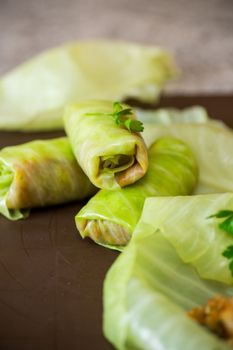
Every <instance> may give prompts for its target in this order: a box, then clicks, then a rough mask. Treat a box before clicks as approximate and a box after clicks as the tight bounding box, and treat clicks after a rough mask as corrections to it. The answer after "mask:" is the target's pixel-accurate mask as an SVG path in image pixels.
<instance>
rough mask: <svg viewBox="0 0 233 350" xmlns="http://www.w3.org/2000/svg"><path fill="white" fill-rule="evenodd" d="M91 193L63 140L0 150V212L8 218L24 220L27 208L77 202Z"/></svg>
mask: <svg viewBox="0 0 233 350" xmlns="http://www.w3.org/2000/svg"><path fill="white" fill-rule="evenodd" d="M95 192H96V188H95V187H94V186H93V185H92V184H91V183H90V181H89V179H88V178H87V177H86V175H85V174H84V173H83V171H82V169H81V168H80V167H79V165H78V164H77V162H76V159H75V157H74V155H73V153H72V151H71V148H70V145H69V142H68V140H67V138H65V137H62V138H58V139H53V140H38V141H32V142H28V143H25V144H22V145H17V146H11V147H6V148H3V149H2V150H1V151H0V213H1V214H3V215H4V216H6V217H7V218H8V219H11V220H17V219H21V218H24V217H25V216H26V215H27V214H28V210H27V209H28V208H32V207H42V206H47V205H53V204H59V203H65V202H69V201H73V200H81V199H83V198H86V197H89V196H90V195H92V194H94V193H95Z"/></svg>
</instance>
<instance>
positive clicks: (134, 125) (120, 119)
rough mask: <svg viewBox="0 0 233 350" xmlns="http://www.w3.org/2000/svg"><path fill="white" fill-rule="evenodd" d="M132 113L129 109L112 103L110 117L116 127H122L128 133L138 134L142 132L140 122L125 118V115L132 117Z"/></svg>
mask: <svg viewBox="0 0 233 350" xmlns="http://www.w3.org/2000/svg"><path fill="white" fill-rule="evenodd" d="M132 114H133V111H132V109H131V108H125V109H124V108H123V106H122V105H121V104H120V102H114V103H113V113H112V116H113V118H114V120H115V122H116V124H117V125H122V126H124V127H125V128H126V129H128V130H129V131H133V132H140V131H143V130H144V127H143V124H142V122H140V121H139V120H134V119H131V118H127V115H132Z"/></svg>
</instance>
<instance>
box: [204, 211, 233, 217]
mask: <svg viewBox="0 0 233 350" xmlns="http://www.w3.org/2000/svg"><path fill="white" fill-rule="evenodd" d="M231 215H233V210H219V211H218V212H217V213H216V214H213V215H210V216H209V218H225V217H228V216H231Z"/></svg>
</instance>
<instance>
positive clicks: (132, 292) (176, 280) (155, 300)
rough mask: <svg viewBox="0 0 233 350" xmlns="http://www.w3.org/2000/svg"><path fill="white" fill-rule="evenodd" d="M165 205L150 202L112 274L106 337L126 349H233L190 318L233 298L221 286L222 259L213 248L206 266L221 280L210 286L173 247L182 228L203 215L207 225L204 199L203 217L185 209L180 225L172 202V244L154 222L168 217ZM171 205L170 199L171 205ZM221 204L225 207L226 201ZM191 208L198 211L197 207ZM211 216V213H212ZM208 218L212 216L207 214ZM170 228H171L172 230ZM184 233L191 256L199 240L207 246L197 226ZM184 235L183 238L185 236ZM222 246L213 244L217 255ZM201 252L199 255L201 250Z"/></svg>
mask: <svg viewBox="0 0 233 350" xmlns="http://www.w3.org/2000/svg"><path fill="white" fill-rule="evenodd" d="M231 196H232V195H231ZM178 198H179V199H180V197H178ZM179 199H178V201H179ZM159 200H160V199H157V198H149V199H147V200H146V201H145V206H144V209H143V212H142V216H141V218H140V221H139V223H138V225H137V226H136V229H135V231H134V234H133V238H132V240H131V242H130V244H129V245H128V246H127V247H126V248H125V250H124V252H123V253H122V254H121V255H120V256H119V257H118V258H117V260H116V261H115V262H114V264H113V265H112V267H111V268H110V270H109V271H108V273H107V276H106V279H105V282H104V317H103V320H104V334H105V336H106V337H107V339H108V340H109V341H110V342H111V343H112V344H113V345H114V346H115V347H116V348H117V349H121V350H133V349H135V350H136V349H141V350H158V349H159V350H181V349H185V350H196V349H201V350H202V349H205V350H214V349H216V350H217V349H218V350H220V349H221V350H222V349H231V347H230V345H229V344H228V343H227V341H226V340H223V339H220V338H218V337H217V336H215V334H213V333H211V332H210V331H208V330H207V328H204V327H203V326H200V325H199V324H198V323H196V321H194V320H192V319H191V318H190V317H188V315H187V313H188V311H190V310H191V309H192V308H194V307H198V306H202V305H203V304H205V303H206V302H207V301H208V299H210V298H212V297H213V296H215V295H223V296H232V295H233V287H232V285H231V286H229V285H227V284H225V283H221V282H218V281H217V280H218V276H219V260H218V259H216V254H214V253H213V254H212V253H211V252H210V249H209V248H210V247H209V245H208V247H207V249H208V252H209V256H206V264H208V266H209V267H210V268H211V269H212V271H216V275H215V276H216V280H215V281H210V280H208V279H204V278H203V275H202V273H201V272H200V274H198V273H197V272H196V270H195V269H194V268H193V266H192V259H190V261H186V262H185V261H184V260H183V258H182V255H180V253H179V249H176V246H174V245H173V244H172V240H173V241H174V240H176V237H177V235H176V233H177V231H174V230H175V229H176V226H175V225H176V224H177V223H178V224H179V223H180V222H181V223H183V222H186V223H187V226H188V224H189V220H190V219H191V218H192V220H193V221H196V222H198V217H199V215H200V217H201V221H202V217H203V215H202V213H201V210H202V209H203V207H201V208H200V210H198V204H200V199H199V201H197V202H196V209H197V210H198V212H196V210H195V211H194V212H193V211H186V207H185V206H183V209H184V212H183V214H182V215H178V217H177V221H176V215H177V212H176V206H175V207H174V204H176V203H172V207H170V204H171V203H167V204H168V206H169V208H168V209H169V214H170V215H172V217H173V218H174V220H175V221H174V222H173V224H174V225H171V226H170V227H169V232H170V236H171V239H169V240H168V239H167V238H166V237H165V236H164V235H163V234H162V232H161V231H160V230H158V225H157V222H156V221H155V220H154V218H155V217H156V218H158V219H159V216H160V215H161V214H162V213H164V212H166V206H165V205H164V206H163V208H162V209H161V210H160V211H159V212H158V213H157V209H158V207H159V206H158V205H157V202H158V201H159ZM161 200H163V198H162V199H161ZM171 200H172V199H171V198H170V199H169V201H171ZM181 200H182V198H181ZM187 200H188V199H187ZM174 201H175V198H174ZM228 201H229V196H228V197H225V205H227V204H229V202H228ZM198 202H199V203H198ZM204 202H205V199H204ZM155 203H156V204H155ZM207 203H208V200H207ZM221 204H224V199H223V197H222V199H221ZM181 205H182V204H181ZM216 205H217V203H216V202H215V206H216ZM170 208H172V213H171V210H170ZM189 209H194V208H193V207H192V206H191V208H189ZM212 209H216V208H214V207H212ZM148 210H149V211H148ZM181 211H182V210H181ZM181 211H180V213H179V214H181ZM209 211H210V212H211V208H209ZM196 214H197V216H196ZM205 214H208V210H207V209H206V210H205V213H204V215H205ZM206 221H207V230H206V235H208V233H209V235H210V236H211V237H212V232H211V228H210V226H208V220H206ZM165 223H166V221H165ZM189 226H190V225H189ZM161 227H162V225H161ZM167 229H168V227H167V228H166V231H167ZM183 229H184V230H183V231H182V237H183V239H184V242H185V243H187V245H186V248H187V254H188V252H189V251H190V248H192V241H193V240H194V245H196V244H195V243H197V241H199V244H200V245H202V242H201V240H202V236H201V235H197V237H195V236H194V234H193V232H192V230H191V226H190V229H189V230H188V231H187V230H185V227H183ZM219 234H220V233H219ZM179 236H180V238H182V237H181V234H180V235H179ZM209 240H210V238H209ZM231 240H233V238H231ZM188 241H189V243H190V244H188ZM218 243H219V241H218V240H217V241H215V240H211V243H210V244H211V248H212V249H213V251H214V252H215V253H216V252H217V251H218V250H219V247H218ZM225 243H227V241H226V242H225ZM196 248H197V252H198V247H197V245H196ZM230 320H232V318H231V319H230ZM231 322H232V321H231ZM231 324H232V323H231Z"/></svg>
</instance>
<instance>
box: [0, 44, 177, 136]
mask: <svg viewBox="0 0 233 350" xmlns="http://www.w3.org/2000/svg"><path fill="white" fill-rule="evenodd" d="M174 75H175V68H174V64H173V61H172V58H171V56H170V55H169V54H168V53H167V52H166V51H164V50H162V49H160V48H158V47H150V46H142V45H137V44H131V43H123V42H114V41H90V42H74V43H71V44H66V45H63V46H60V47H58V48H55V49H51V50H48V51H45V52H43V53H42V54H40V55H38V56H36V57H34V58H32V59H31V60H29V61H27V62H25V63H23V64H22V65H20V66H18V67H16V68H15V69H14V70H12V71H11V72H9V73H8V74H6V75H5V76H3V77H2V79H1V80H0V129H8V130H54V129H63V121H62V116H63V108H64V106H65V105H66V104H68V103H76V102H79V101H81V100H83V99H93V98H95V99H109V100H112V99H113V100H123V99H125V98H126V97H130V96H131V97H135V98H137V99H138V100H142V101H147V102H149V101H151V102H152V101H155V100H156V99H158V97H159V94H160V90H161V88H162V87H163V86H164V85H165V83H166V82H167V81H168V80H169V79H170V78H172V77H173V76H174ZM29 101H30V103H29Z"/></svg>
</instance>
